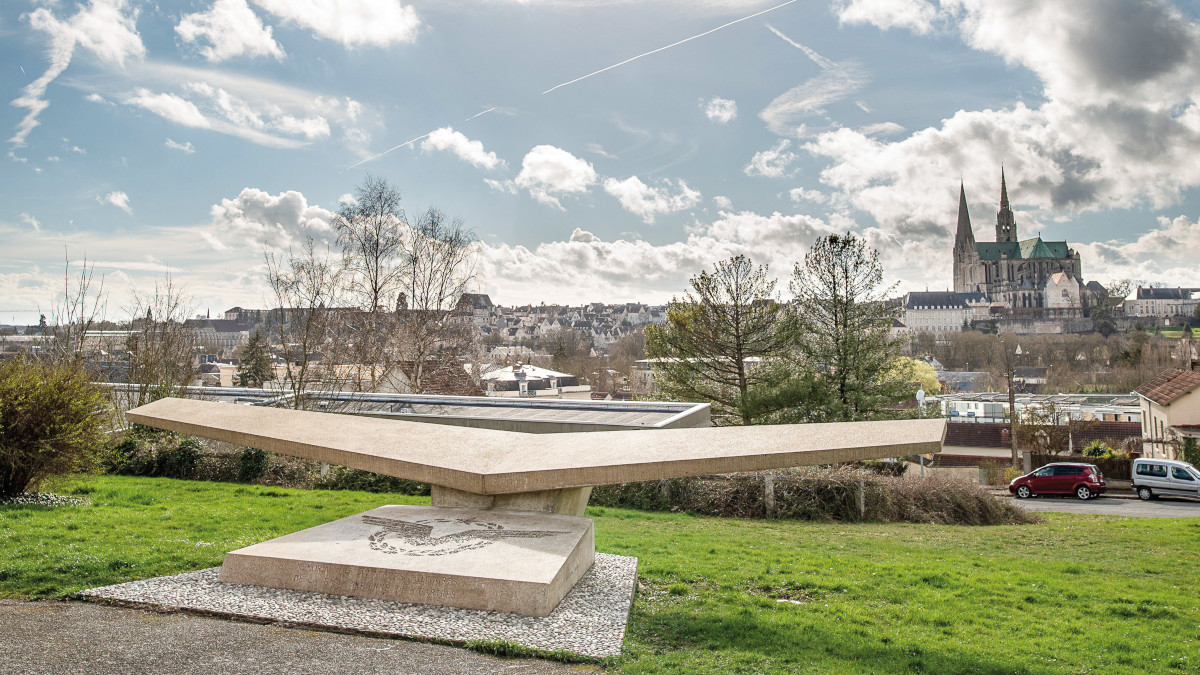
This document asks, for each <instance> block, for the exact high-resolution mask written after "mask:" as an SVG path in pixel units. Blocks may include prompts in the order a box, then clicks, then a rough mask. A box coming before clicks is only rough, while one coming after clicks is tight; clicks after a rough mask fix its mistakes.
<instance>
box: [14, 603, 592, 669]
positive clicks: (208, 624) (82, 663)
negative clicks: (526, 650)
mask: <svg viewBox="0 0 1200 675" xmlns="http://www.w3.org/2000/svg"><path fill="white" fill-rule="evenodd" d="M384 672H386V673H405V674H409V673H411V674H414V675H415V674H424V673H429V674H430V675H433V674H435V673H480V674H482V673H512V674H514V675H551V674H558V673H574V674H576V675H578V674H579V673H596V672H599V669H598V668H596V667H594V666H575V665H568V664H563V663H557V662H553V661H543V660H540V659H499V658H495V657H492V656H487V655H485V654H479V653H477V652H472V651H469V650H466V649H460V648H457V647H448V646H445V645H433V644H425V643H422V642H409V641H405V640H384V639H377V638H368V637H362V636H357V635H340V634H337V633H322V632H317V631H309V630H299V629H294V628H281V627H278V626H269V625H259V624H251V623H239V622H233V621H225V620H222V619H212V618H207V617H199V616H192V615H188V614H179V613H176V614H159V613H154V612H148V611H143V610H136V609H125V608H119V607H107V606H103V605H97V604H91V603H84V602H57V601H45V602H24V601H18V600H0V673H20V674H21V675H27V674H28V675H35V674H36V675H41V674H43V673H44V674H46V675H50V674H54V675H76V674H80V675H83V674H86V675H108V674H113V675H116V674H118V673H119V674H121V675H125V674H127V673H128V674H131V675H138V674H142V673H145V674H147V675H149V674H155V675H158V674H161V675H176V674H180V675H182V674H186V673H205V674H206V675H212V674H215V673H222V674H224V673H231V674H235V675H236V674H241V673H288V675H307V674H309V673H314V674H315V673H332V674H336V675H345V674H346V673H384Z"/></svg>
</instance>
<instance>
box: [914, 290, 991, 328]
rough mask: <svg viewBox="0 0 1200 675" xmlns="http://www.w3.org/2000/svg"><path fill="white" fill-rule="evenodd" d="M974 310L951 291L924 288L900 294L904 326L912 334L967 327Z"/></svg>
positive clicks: (961, 296) (960, 296)
mask: <svg viewBox="0 0 1200 675" xmlns="http://www.w3.org/2000/svg"><path fill="white" fill-rule="evenodd" d="M974 316H975V311H974V309H973V308H972V307H971V306H970V305H968V304H967V300H966V298H965V297H963V295H961V294H959V293H955V292H954V291H934V292H930V291H925V292H915V293H908V294H906V295H905V296H904V318H903V319H902V322H903V323H904V326H905V328H906V329H907V330H908V331H909V332H912V333H947V332H958V331H961V330H963V327H964V326H966V327H968V328H969V327H970V323H971V320H972V319H973V318H974Z"/></svg>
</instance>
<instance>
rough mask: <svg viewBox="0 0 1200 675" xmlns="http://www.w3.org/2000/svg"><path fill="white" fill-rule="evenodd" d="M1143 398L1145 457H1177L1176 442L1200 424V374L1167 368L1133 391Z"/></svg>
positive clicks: (1193, 371) (1199, 372) (1194, 371)
mask: <svg viewBox="0 0 1200 675" xmlns="http://www.w3.org/2000/svg"><path fill="white" fill-rule="evenodd" d="M1134 393H1136V394H1137V395H1138V398H1140V399H1141V407H1142V438H1143V439H1144V441H1145V444H1144V445H1143V446H1142V447H1143V453H1144V455H1143V456H1145V457H1161V458H1165V459H1178V457H1176V454H1177V451H1176V447H1175V445H1176V441H1178V440H1179V439H1180V438H1181V437H1183V436H1189V435H1191V434H1190V433H1188V430H1189V429H1190V428H1192V427H1194V426H1195V425H1197V424H1200V371H1196V370H1183V369H1182V368H1168V369H1167V370H1164V371H1163V372H1161V373H1159V374H1158V375H1155V376H1154V377H1153V378H1151V379H1150V381H1149V382H1146V383H1145V384H1143V385H1142V386H1140V387H1138V388H1137V389H1135V390H1134Z"/></svg>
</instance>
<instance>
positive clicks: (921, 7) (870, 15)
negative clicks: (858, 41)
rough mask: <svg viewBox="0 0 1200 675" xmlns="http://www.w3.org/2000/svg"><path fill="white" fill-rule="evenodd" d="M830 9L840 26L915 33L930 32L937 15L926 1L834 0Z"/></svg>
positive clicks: (936, 11)
mask: <svg viewBox="0 0 1200 675" xmlns="http://www.w3.org/2000/svg"><path fill="white" fill-rule="evenodd" d="M833 9H834V12H836V13H837V16H838V21H840V22H842V23H848V24H871V25H874V26H877V27H879V28H882V29H883V30H888V29H889V28H908V29H910V30H912V31H913V32H915V33H918V34H925V33H929V32H930V31H932V30H933V27H934V24H935V23H936V22H937V21H938V19H939V15H940V12H939V11H938V9H937V8H936V7H934V6H933V5H932V4H931V3H929V2H927V1H926V0H835V2H834V3H833Z"/></svg>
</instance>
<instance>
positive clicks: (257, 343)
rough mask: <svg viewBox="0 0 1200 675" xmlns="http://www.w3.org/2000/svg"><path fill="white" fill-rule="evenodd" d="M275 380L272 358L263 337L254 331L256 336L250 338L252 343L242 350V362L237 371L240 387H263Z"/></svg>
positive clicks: (248, 343)
mask: <svg viewBox="0 0 1200 675" xmlns="http://www.w3.org/2000/svg"><path fill="white" fill-rule="evenodd" d="M273 379H275V377H274V373H273V369H272V368H271V358H270V356H269V355H268V354H267V347H266V345H264V344H263V340H262V336H261V335H259V334H258V331H254V335H251V336H250V341H249V342H247V343H246V347H245V349H243V350H242V360H241V363H240V364H238V369H237V383H238V386H239V387H261V386H262V385H263V382H267V381H270V380H273Z"/></svg>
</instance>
